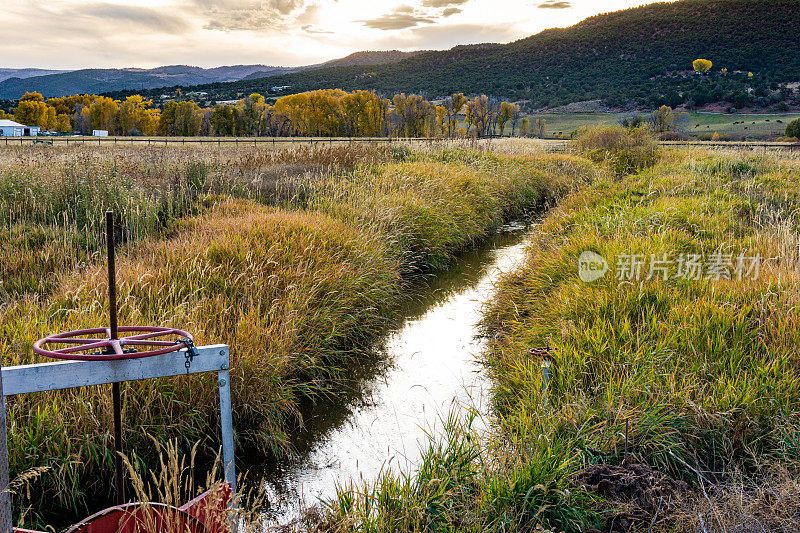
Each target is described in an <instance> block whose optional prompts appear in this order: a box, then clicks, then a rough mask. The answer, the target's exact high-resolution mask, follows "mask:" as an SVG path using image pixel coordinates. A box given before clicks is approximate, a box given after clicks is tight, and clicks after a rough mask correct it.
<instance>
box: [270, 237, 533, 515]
mask: <svg viewBox="0 0 800 533" xmlns="http://www.w3.org/2000/svg"><path fill="white" fill-rule="evenodd" d="M523 229H524V227H522V226H518V225H512V226H505V227H504V228H503V229H502V230H501V231H500V232H499V233H498V234H497V235H496V236H495V237H493V238H492V239H489V241H488V242H486V243H485V244H484V245H483V246H481V247H479V248H478V249H475V250H472V251H470V252H468V253H465V254H463V255H461V256H460V257H459V259H458V261H457V262H456V264H455V265H453V267H452V268H451V269H449V270H448V271H447V272H446V273H444V274H442V275H439V276H437V277H436V278H434V279H433V280H431V281H430V282H429V283H427V284H425V285H424V286H423V287H420V288H419V289H418V294H417V295H416V296H415V297H414V298H411V299H410V300H409V303H408V305H407V306H406V308H405V309H404V310H403V313H402V315H401V316H402V319H401V320H398V322H397V325H396V326H395V327H394V328H393V329H392V330H391V332H390V334H389V335H388V337H387V339H386V342H385V346H384V352H385V357H382V358H381V360H382V361H384V362H383V363H375V364H369V365H366V368H360V369H354V372H353V373H354V376H353V381H352V383H351V384H350V388H349V390H348V391H347V393H346V394H344V395H343V396H344V398H343V397H342V395H340V396H338V397H337V399H336V400H335V401H332V402H330V403H326V404H322V405H317V406H315V408H314V409H313V411H312V413H311V414H310V416H308V418H307V419H306V421H305V422H306V423H305V427H304V429H303V431H302V433H300V434H299V435H297V438H296V441H295V442H294V446H295V447H296V449H297V451H298V453H297V456H295V457H294V458H293V459H291V460H289V461H286V462H285V463H281V464H278V465H274V466H273V467H272V468H270V469H269V472H268V473H267V475H266V478H265V481H264V483H265V485H266V489H267V491H266V492H267V494H268V496H269V500H270V510H269V512H268V518H269V520H270V521H271V522H272V523H273V524H286V523H288V522H291V521H292V520H293V519H295V518H297V517H298V516H299V514H300V513H301V512H302V509H303V508H304V507H309V506H312V505H314V504H316V503H318V502H319V501H320V500H325V499H329V498H331V497H333V496H335V495H336V486H337V484H339V485H343V484H346V483H347V482H348V481H350V480H356V481H360V480H366V481H372V480H375V479H376V478H377V477H378V475H379V474H380V472H381V470H382V469H395V470H398V469H399V470H402V471H413V469H414V467H415V465H416V463H417V461H418V460H419V458H420V453H421V449H422V448H423V447H424V446H426V444H427V443H428V441H429V436H428V434H429V433H433V434H436V432H437V429H440V428H441V427H442V423H441V422H442V420H443V419H445V418H446V417H447V415H448V413H449V412H450V410H451V409H452V408H453V406H454V405H467V406H471V407H477V408H479V409H480V408H481V407H482V405H483V403H484V401H485V400H486V394H487V389H488V388H487V387H486V383H485V380H484V378H483V377H482V375H481V374H480V373H479V370H480V368H479V366H478V364H477V363H476V360H475V356H476V355H477V354H478V353H480V351H481V349H482V342H481V341H480V339H478V338H476V335H477V323H478V321H479V320H480V308H481V305H482V304H483V303H484V302H486V301H487V300H488V299H490V298H491V297H492V293H493V289H494V286H495V282H496V281H497V279H498V278H499V277H500V275H501V274H502V273H504V272H508V271H511V270H513V269H515V268H516V267H517V266H518V265H519V263H520V261H521V259H522V258H523V256H524V249H525V245H526V238H525V232H524V231H521V230H523Z"/></svg>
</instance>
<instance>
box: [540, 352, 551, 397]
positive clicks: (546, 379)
mask: <svg viewBox="0 0 800 533" xmlns="http://www.w3.org/2000/svg"><path fill="white" fill-rule="evenodd" d="M549 384H550V361H548V360H547V359H544V360H543V361H542V392H547V386H548V385H549Z"/></svg>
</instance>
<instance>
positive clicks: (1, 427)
mask: <svg viewBox="0 0 800 533" xmlns="http://www.w3.org/2000/svg"><path fill="white" fill-rule="evenodd" d="M2 372H3V368H2V365H1V364H0V376H2ZM0 491H2V492H0V532H2V533H11V531H12V530H13V527H14V524H13V523H12V521H11V493H10V492H9V487H8V439H7V435H6V397H5V396H4V395H3V380H2V378H0Z"/></svg>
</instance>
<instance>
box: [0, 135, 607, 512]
mask: <svg viewBox="0 0 800 533" xmlns="http://www.w3.org/2000/svg"><path fill="white" fill-rule="evenodd" d="M389 156H390V157H392V158H395V159H403V160H405V162H400V163H380V162H379V161H378V160H377V159H376V160H367V161H366V162H364V163H360V164H356V163H355V160H353V161H354V162H353V164H354V165H355V168H354V169H352V170H347V169H346V168H344V166H342V167H339V166H337V167H336V168H335V169H333V168H332V167H331V168H332V169H331V170H330V171H329V172H327V173H326V175H325V177H319V178H316V179H311V180H307V181H305V182H304V183H305V184H306V188H305V192H304V194H303V196H302V198H300V197H299V195H295V196H294V199H293V201H291V202H279V206H270V205H265V201H264V200H263V199H262V198H260V197H257V198H256V199H242V198H236V197H235V196H237V194H229V195H222V194H221V191H216V190H214V189H213V188H206V187H205V186H204V187H203V188H202V189H201V190H202V191H203V195H202V196H200V205H201V208H200V209H199V210H198V212H197V213H195V214H189V215H188V216H184V217H180V218H177V217H176V218H175V219H173V220H171V221H170V222H169V224H168V225H167V226H166V227H165V228H164V229H161V230H159V231H157V232H156V233H155V234H148V235H146V236H139V237H137V238H136V239H135V240H133V241H132V242H131V243H130V244H129V245H128V246H126V247H125V248H123V249H122V250H121V254H120V257H119V258H118V261H117V269H118V273H117V279H118V305H119V313H120V321H121V323H122V324H160V325H181V326H182V327H183V328H185V329H188V330H189V331H191V332H192V333H194V334H195V336H196V338H197V342H198V343H206V342H223V343H226V344H229V345H230V346H231V356H232V369H231V379H232V386H233V402H234V406H235V412H234V420H235V427H236V430H237V442H238V445H239V447H240V448H239V449H240V450H247V451H248V452H249V453H251V454H252V453H256V454H261V455H262V456H263V455H264V454H274V455H284V454H286V453H288V451H289V450H287V447H286V446H287V444H286V443H287V442H288V438H287V432H288V431H290V430H291V429H292V428H293V427H296V426H297V425H299V424H302V417H301V416H300V411H299V405H300V403H301V402H304V401H309V400H311V401H313V400H314V399H315V398H317V397H319V396H320V395H328V394H335V393H336V388H337V381H338V380H339V378H340V377H341V376H343V375H346V373H347V369H348V368H349V367H351V366H352V365H353V364H355V363H357V362H358V361H359V360H360V359H362V358H364V357H371V355H369V348H370V346H371V344H372V343H374V342H375V341H376V340H378V339H379V338H380V337H381V335H382V333H383V332H384V330H385V327H386V324H387V322H388V320H389V318H390V317H391V315H392V313H393V310H394V309H396V308H397V305H398V303H399V302H401V301H402V298H403V291H402V287H403V286H404V284H405V283H407V280H406V279H404V278H405V276H407V275H408V274H409V273H413V272H417V271H419V270H430V269H436V268H445V267H446V266H447V264H448V262H449V260H450V259H451V258H452V256H453V254H455V253H457V252H458V250H460V249H463V248H464V247H467V246H469V245H470V244H471V243H473V242H475V241H476V240H478V239H480V238H481V237H482V236H484V235H486V234H487V233H489V232H491V231H492V230H493V229H494V228H496V227H497V226H499V225H500V224H501V223H502V222H503V220H504V219H506V218H508V217H510V216H516V215H518V214H521V213H523V212H524V211H526V210H529V209H537V208H540V207H541V206H543V205H546V204H547V203H548V202H551V201H554V200H555V199H556V198H558V197H560V196H562V195H563V194H566V193H567V192H568V191H569V190H571V189H572V188H574V187H576V186H578V185H579V184H581V183H584V182H588V181H591V180H593V179H597V176H598V171H597V169H596V168H595V167H594V166H593V165H591V164H590V163H588V162H586V161H585V160H582V159H578V158H571V157H566V156H537V157H530V156H528V157H525V156H517V157H505V156H500V155H496V154H490V153H472V152H469V151H464V150H458V151H444V152H441V151H438V152H437V151H430V152H428V153H419V152H413V151H409V150H406V149H402V148H396V149H392V151H391V152H390V154H389ZM254 157H256V156H254ZM376 157H377V156H376ZM380 157H384V156H383V155H381V156H380ZM198 164H200V163H198ZM204 164H205V163H204ZM247 165H248V168H251V167H254V166H257V165H255V163H253V164H250V163H248V164H247ZM212 175H213V173H209V174H208V175H207V179H212V178H211V176H212ZM206 183H207V182H206ZM105 283H106V282H105V270H104V267H103V264H102V262H101V261H98V260H95V261H93V262H91V263H88V264H87V265H85V266H82V267H80V268H73V269H65V270H63V271H61V272H59V275H58V276H57V279H56V282H55V283H54V284H53V285H52V288H51V289H50V290H49V293H48V294H37V296H39V297H38V298H31V297H29V296H26V297H22V298H16V299H14V300H11V301H9V303H7V304H6V305H5V306H4V307H3V308H2V309H1V310H0V328H2V338H3V339H7V341H6V342H5V343H3V344H2V350H3V353H2V356H3V360H4V364H22V363H28V362H31V361H34V360H35V358H33V357H32V355H31V353H32V352H31V345H32V343H33V342H34V341H35V340H36V339H37V338H40V337H42V336H44V335H45V334H47V333H51V332H53V331H63V330H69V329H75V328H80V327H84V326H89V325H97V324H102V323H105V322H106V320H107V319H106V316H105V309H106V301H105V298H106V287H105ZM34 294H36V293H34ZM124 388H125V392H124V400H125V406H126V407H125V413H124V417H125V423H126V428H127V429H126V434H125V438H126V442H127V445H128V446H129V448H130V449H131V450H136V451H137V455H136V460H137V461H142V462H143V463H144V464H152V462H153V461H154V460H155V457H154V456H153V454H152V453H150V452H148V451H147V450H148V449H149V448H150V446H149V445H148V441H147V439H146V438H145V436H144V435H145V433H144V431H146V432H147V433H149V434H152V435H153V436H155V437H156V438H157V439H158V440H159V441H160V442H166V441H168V440H170V439H177V441H178V442H179V444H180V445H181V446H184V447H189V446H191V444H192V443H193V442H195V441H196V440H198V439H199V438H201V437H207V438H208V439H209V440H208V442H209V443H211V444H210V446H213V443H214V442H215V439H216V438H217V437H216V426H217V420H218V418H217V413H216V410H217V400H216V387H215V384H214V382H213V380H212V379H210V378H203V377H196V378H176V379H165V380H154V381H147V382H141V383H130V384H128V385H126V386H125V387H124ZM110 404H111V402H110V398H109V391H108V390H107V389H106V388H102V387H98V388H95V389H83V390H73V391H63V392H58V393H47V394H38V395H31V396H27V397H20V398H15V399H13V401H11V402H10V404H9V416H10V418H11V420H12V426H11V429H10V433H9V442H10V451H11V458H10V460H11V465H12V470H13V471H15V472H19V471H22V470H24V469H27V468H28V467H30V466H32V465H37V466H38V465H42V464H46V465H48V466H50V467H51V469H50V471H49V472H48V473H47V474H45V475H44V476H43V478H42V484H41V489H42V490H41V492H40V493H39V494H38V499H37V500H36V502H37V504H38V506H39V510H40V511H41V514H40V516H39V518H38V519H39V520H45V519H47V518H49V517H52V516H53V515H54V514H61V515H62V516H63V515H64V514H65V513H73V514H82V513H85V512H86V511H88V510H89V509H88V507H89V506H90V504H91V503H92V502H93V498H95V497H96V496H97V495H98V494H102V493H103V491H104V490H105V485H106V482H105V481H104V480H107V479H109V477H108V472H109V471H110V467H111V463H112V461H111V455H110V454H109V452H108V449H109V443H110V438H111V437H110V427H111V413H110ZM143 430H144V431H143Z"/></svg>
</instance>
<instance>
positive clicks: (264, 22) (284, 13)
mask: <svg viewBox="0 0 800 533" xmlns="http://www.w3.org/2000/svg"><path fill="white" fill-rule="evenodd" d="M191 4H192V5H193V6H194V7H195V8H199V10H200V12H201V15H202V16H204V17H205V18H206V19H207V21H206V23H205V25H204V26H203V28H204V29H207V30H220V31H226V32H229V31H259V30H265V29H274V28H282V27H284V26H285V24H286V23H287V22H288V21H289V19H290V15H291V14H292V13H294V12H295V11H297V10H300V9H302V8H304V7H306V0H222V1H216V0H192V1H191Z"/></svg>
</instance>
